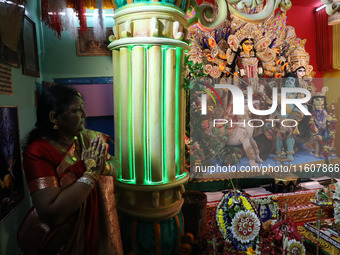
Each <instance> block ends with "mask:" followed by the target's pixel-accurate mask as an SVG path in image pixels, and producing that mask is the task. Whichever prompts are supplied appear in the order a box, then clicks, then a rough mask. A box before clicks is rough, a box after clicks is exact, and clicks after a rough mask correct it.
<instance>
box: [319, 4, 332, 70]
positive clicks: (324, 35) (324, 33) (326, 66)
mask: <svg viewBox="0 0 340 255" xmlns="http://www.w3.org/2000/svg"><path fill="white" fill-rule="evenodd" d="M315 19H316V56H317V66H318V69H319V71H332V70H333V53H332V49H333V43H332V26H328V14H327V13H326V8H324V9H322V10H320V11H318V12H316V15H315Z"/></svg>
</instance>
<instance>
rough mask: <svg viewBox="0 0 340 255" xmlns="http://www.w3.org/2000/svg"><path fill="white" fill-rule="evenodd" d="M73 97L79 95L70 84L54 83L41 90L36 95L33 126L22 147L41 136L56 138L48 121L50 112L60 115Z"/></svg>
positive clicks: (52, 124) (55, 133)
mask: <svg viewBox="0 0 340 255" xmlns="http://www.w3.org/2000/svg"><path fill="white" fill-rule="evenodd" d="M74 97H80V98H81V95H80V93H79V92H78V91H77V90H75V89H74V88H72V87H70V86H63V85H55V86H52V87H49V88H46V89H44V90H43V92H42V93H41V94H40V96H39V97H38V105H37V110H36V117H37V121H36V123H35V128H34V129H33V130H32V131H31V132H30V133H29V134H28V136H27V138H26V143H25V145H24V148H26V147H27V146H28V145H29V144H30V143H32V142H33V141H34V140H36V139H38V138H41V137H46V138H48V139H53V140H56V139H57V138H58V137H57V135H58V133H57V132H56V131H55V130H54V129H53V126H54V123H52V122H51V121H50V117H49V115H50V112H51V111H53V112H55V116H60V115H61V114H63V113H64V112H65V111H66V110H67V108H68V107H69V106H70V104H71V102H72V99H73V98H74Z"/></svg>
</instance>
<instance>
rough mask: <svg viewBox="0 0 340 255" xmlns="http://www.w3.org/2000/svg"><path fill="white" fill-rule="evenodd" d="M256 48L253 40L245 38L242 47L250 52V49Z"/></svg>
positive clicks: (246, 51)
mask: <svg viewBox="0 0 340 255" xmlns="http://www.w3.org/2000/svg"><path fill="white" fill-rule="evenodd" d="M253 48H254V43H253V41H252V40H245V41H244V42H243V43H242V49H243V51H244V52H245V53H249V52H250V51H252V50H253Z"/></svg>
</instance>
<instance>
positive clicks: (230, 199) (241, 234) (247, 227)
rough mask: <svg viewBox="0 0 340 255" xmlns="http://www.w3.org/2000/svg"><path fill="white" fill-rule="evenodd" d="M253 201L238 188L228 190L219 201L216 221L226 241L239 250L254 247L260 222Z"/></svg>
mask: <svg viewBox="0 0 340 255" xmlns="http://www.w3.org/2000/svg"><path fill="white" fill-rule="evenodd" d="M256 213H257V211H256V207H255V205H254V203H253V202H252V201H251V200H250V199H249V198H248V197H247V196H246V195H245V194H244V193H242V192H240V191H239V190H233V191H229V192H228V193H227V194H226V195H225V196H224V197H223V198H222V199H221V201H220V202H219V204H218V206H217V211H216V221H217V225H218V226H219V229H220V231H221V233H222V235H223V237H224V238H225V240H227V241H228V242H230V243H232V244H233V245H234V246H235V247H236V249H238V250H240V251H247V250H248V251H249V250H250V249H249V248H251V249H255V247H256V244H257V242H258V235H259V232H260V227H261V223H260V220H259V218H258V216H257V214H256Z"/></svg>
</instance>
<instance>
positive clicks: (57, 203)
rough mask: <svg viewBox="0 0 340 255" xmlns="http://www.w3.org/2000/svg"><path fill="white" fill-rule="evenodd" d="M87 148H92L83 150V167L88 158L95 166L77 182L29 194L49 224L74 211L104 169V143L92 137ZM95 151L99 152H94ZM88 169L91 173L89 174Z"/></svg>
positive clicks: (68, 215) (66, 216) (65, 217)
mask: <svg viewBox="0 0 340 255" xmlns="http://www.w3.org/2000/svg"><path fill="white" fill-rule="evenodd" d="M89 148H93V149H89V150H85V151H84V153H83V159H84V162H85V167H87V168H89V167H88V166H87V163H86V161H87V160H88V159H90V160H92V159H93V160H95V161H96V163H95V164H94V165H95V166H93V167H90V169H87V171H85V172H84V174H83V177H81V178H80V179H78V181H77V182H75V183H73V184H71V185H70V186H68V187H66V188H64V189H61V188H60V187H48V188H45V189H41V190H37V191H34V192H33V193H32V194H31V197H32V201H33V205H34V206H35V207H36V210H37V213H38V215H39V216H40V217H41V218H42V219H43V220H44V221H45V222H46V223H48V224H49V225H51V226H56V225H58V224H60V223H62V222H64V221H65V220H66V219H67V218H68V217H70V216H71V215H72V214H73V213H74V212H76V211H77V210H78V209H79V208H80V207H81V205H82V204H83V203H84V202H85V200H86V199H87V197H88V196H89V194H90V193H91V191H92V188H93V186H94V185H96V182H97V180H98V178H96V176H99V175H100V174H101V172H102V171H103V170H104V168H105V161H104V158H105V156H104V155H105V151H106V145H105V143H102V142H100V139H99V138H94V139H92V141H91V143H90V147H89ZM95 151H98V152H99V153H98V154H95V153H94V152H95ZM93 160H92V161H93ZM89 171H91V172H92V174H89ZM82 178H83V179H85V183H84V182H79V180H81V179H82ZM86 182H87V183H86Z"/></svg>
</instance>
